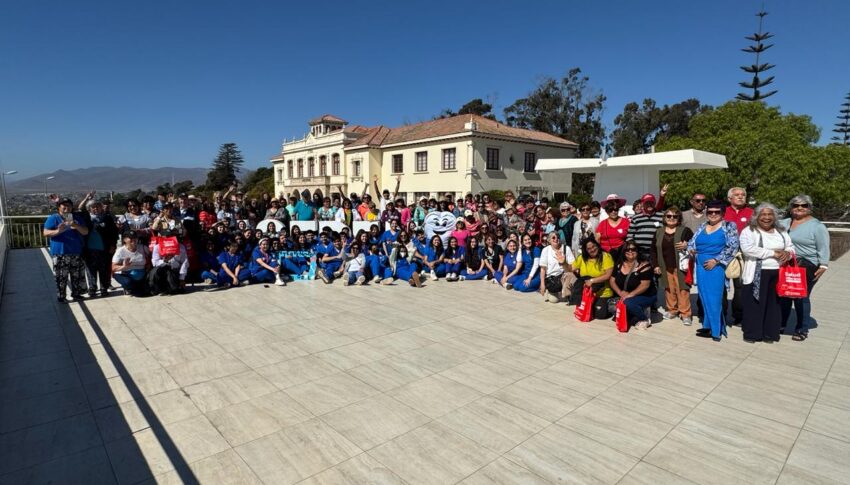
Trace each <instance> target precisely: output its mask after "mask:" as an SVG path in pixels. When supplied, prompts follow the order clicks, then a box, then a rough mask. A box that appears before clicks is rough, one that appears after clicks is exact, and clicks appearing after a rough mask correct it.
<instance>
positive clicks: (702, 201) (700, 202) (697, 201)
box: [691, 199, 705, 204]
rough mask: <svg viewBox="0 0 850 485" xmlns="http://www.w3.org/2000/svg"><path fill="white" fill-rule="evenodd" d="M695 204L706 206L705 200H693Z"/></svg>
mask: <svg viewBox="0 0 850 485" xmlns="http://www.w3.org/2000/svg"><path fill="white" fill-rule="evenodd" d="M691 200H693V202H694V203H695V204H705V199H691Z"/></svg>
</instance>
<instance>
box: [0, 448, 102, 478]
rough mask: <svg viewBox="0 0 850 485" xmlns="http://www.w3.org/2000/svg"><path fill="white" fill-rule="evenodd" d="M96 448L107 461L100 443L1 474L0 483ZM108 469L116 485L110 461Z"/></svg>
mask: <svg viewBox="0 0 850 485" xmlns="http://www.w3.org/2000/svg"><path fill="white" fill-rule="evenodd" d="M96 448H103V454H104V455H106V459H107V460H109V453H107V452H106V444H105V443H100V444H98V445H94V446H89V447H88V448H85V449H82V450H77V451H74V452H73V453H66V454H62V455H60V456H56V457H53V458H51V459H49V460H47V461H41V462H38V463H34V464H32V465H27V466H25V467H21V468H18V469H16V470H12V471H10V472H5V473H2V474H0V483H5V482H4V481H3V479H4V478H6V477H9V476H11V475H14V474H16V473H21V472H22V471H25V470H30V469H33V468H36V467H40V466H43V465H49V464H50V463H52V462H54V461H58V460H62V459H64V458H68V457H71V456H74V455H81V454H83V453H87V452H89V451H91V450H94V449H96ZM110 468H111V469H112V474H113V477H114V478H115V483H116V484H117V483H118V477H117V476H115V469H114V468H113V467H112V463H111V460H110Z"/></svg>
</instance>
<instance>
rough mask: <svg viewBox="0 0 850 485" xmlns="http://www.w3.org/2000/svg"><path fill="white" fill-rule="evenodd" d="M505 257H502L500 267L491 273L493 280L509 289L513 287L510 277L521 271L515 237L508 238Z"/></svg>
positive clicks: (520, 255)
mask: <svg viewBox="0 0 850 485" xmlns="http://www.w3.org/2000/svg"><path fill="white" fill-rule="evenodd" d="M505 248H506V249H505V257H504V258H503V259H502V268H501V269H500V270H499V271H496V272H495V273H494V274H493V280H492V281H493V282H495V283H498V284H500V285H502V286H503V287H505V289H507V290H510V289H512V288H513V287H514V285H513V283H511V278H513V277H514V276H516V275H517V274H519V272H520V271H522V253H521V252H520V251H519V245H518V244H517V242H516V239H509V240H508V242H507V245H506V246H505Z"/></svg>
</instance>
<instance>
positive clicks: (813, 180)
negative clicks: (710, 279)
mask: <svg viewBox="0 0 850 485" xmlns="http://www.w3.org/2000/svg"><path fill="white" fill-rule="evenodd" d="M819 138H820V130H819V129H818V127H817V126H815V125H814V124H813V123H812V120H811V118H810V117H809V116H805V115H795V114H782V113H781V112H780V111H779V108H776V107H768V106H766V105H765V104H764V103H751V102H740V101H730V102H728V103H726V104H724V105H723V106H720V107H719V108H717V109H715V110H712V111H707V112H703V113H700V114H698V115H696V116H695V117H694V118H693V119H692V121H691V124H690V133H689V134H688V135H687V136H676V137H672V138H671V139H669V140H667V141H665V142H663V143H661V144H660V145H658V146H657V147H656V150H657V151H669V150H680V149H686V148H694V149H698V150H706V151H710V152H715V153H720V154H723V155H725V156H726V160H727V162H728V164H729V169H728V170H685V171H669V172H662V176H661V180H662V183H670V184H671V186H670V190H669V192H668V194H667V200H668V201H669V202H670V203H671V204H676V205H679V206H684V205H686V203H687V200H688V199H689V198H690V196H691V195H692V194H693V193H694V192H702V193H705V194H706V195H708V196H709V197H717V198H725V196H726V190H727V189H728V188H729V187H732V186H742V187H746V188H747V192H748V193H749V195H750V196H751V197H753V198H755V200H757V201H759V202H761V201H769V202H772V203H774V204H776V205H778V206H780V207H782V206H784V204H786V203H787V202H788V200H789V199H790V198H791V197H793V196H794V195H796V194H799V193H806V194H809V195H811V196H812V197H813V198H814V200H815V206H816V207H818V206H819V205H820V206H821V208H822V209H824V210H826V209H828V206H833V208H834V206H841V205H844V204H847V202H848V201H850V150H848V149H846V148H845V147H841V146H830V147H818V146H815V145H814V144H815V143H816V142H817V141H818V139H819ZM842 150H843V151H842Z"/></svg>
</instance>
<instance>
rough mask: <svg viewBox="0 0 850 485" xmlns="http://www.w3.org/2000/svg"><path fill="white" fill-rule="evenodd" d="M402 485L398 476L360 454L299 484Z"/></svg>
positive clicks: (369, 457) (370, 458)
mask: <svg viewBox="0 0 850 485" xmlns="http://www.w3.org/2000/svg"><path fill="white" fill-rule="evenodd" d="M339 483H345V484H351V485H404V483H405V482H404V481H403V480H402V479H401V478H399V476H398V475H396V474H395V473H393V472H392V471H390V469H389V468H387V467H385V466H384V465H382V464H381V463H379V462H378V461H377V460H375V459H374V458H372V457H371V456H369V455H367V454H366V453H363V454H360V455H357V456H355V457H354V458H351V459H349V460H346V461H344V462H342V463H340V464H339V465H336V466H334V467H332V468H329V469H327V470H325V471H323V472H321V473H317V474H316V475H313V476H312V477H310V478H308V479H307V480H304V481H303V482H301V485H336V484H339Z"/></svg>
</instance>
